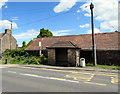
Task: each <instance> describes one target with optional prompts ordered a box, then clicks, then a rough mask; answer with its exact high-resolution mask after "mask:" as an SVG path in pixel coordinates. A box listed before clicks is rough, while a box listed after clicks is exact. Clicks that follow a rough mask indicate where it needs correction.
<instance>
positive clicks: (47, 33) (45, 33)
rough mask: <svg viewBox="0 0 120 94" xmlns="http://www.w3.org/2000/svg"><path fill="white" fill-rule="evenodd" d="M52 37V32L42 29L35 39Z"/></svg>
mask: <svg viewBox="0 0 120 94" xmlns="http://www.w3.org/2000/svg"><path fill="white" fill-rule="evenodd" d="M52 36H53V34H52V32H51V31H50V30H48V29H44V28H42V29H40V33H39V35H38V36H37V38H40V37H52Z"/></svg>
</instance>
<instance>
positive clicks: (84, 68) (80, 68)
mask: <svg viewBox="0 0 120 94" xmlns="http://www.w3.org/2000/svg"><path fill="white" fill-rule="evenodd" d="M7 65H9V64H7ZM12 65H16V64H12ZM17 66H24V67H32V68H46V69H55V70H72V71H96V72H109V73H118V72H119V70H110V69H101V68H95V67H83V68H82V67H61V66H50V65H17Z"/></svg>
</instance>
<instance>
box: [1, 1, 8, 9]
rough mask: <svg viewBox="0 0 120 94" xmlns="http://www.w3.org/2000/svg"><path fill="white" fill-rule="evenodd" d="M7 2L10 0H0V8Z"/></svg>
mask: <svg viewBox="0 0 120 94" xmlns="http://www.w3.org/2000/svg"><path fill="white" fill-rule="evenodd" d="M5 2H8V0H0V8H2V6H4V5H5Z"/></svg>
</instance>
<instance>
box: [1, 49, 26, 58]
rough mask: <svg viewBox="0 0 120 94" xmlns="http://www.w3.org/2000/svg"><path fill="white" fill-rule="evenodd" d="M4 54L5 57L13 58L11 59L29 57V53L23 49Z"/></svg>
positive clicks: (7, 51) (8, 51)
mask: <svg viewBox="0 0 120 94" xmlns="http://www.w3.org/2000/svg"><path fill="white" fill-rule="evenodd" d="M3 54H4V56H11V57H16V56H24V57H27V56H28V53H27V52H26V51H24V50H23V49H13V50H6V51H5V52H4V53H3Z"/></svg>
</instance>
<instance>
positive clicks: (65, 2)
mask: <svg viewBox="0 0 120 94" xmlns="http://www.w3.org/2000/svg"><path fill="white" fill-rule="evenodd" d="M77 1H78V0H60V3H59V4H58V5H57V6H55V7H54V12H55V13H59V12H63V11H67V10H69V9H70V8H72V7H73V6H74V5H75V4H76V2H77Z"/></svg>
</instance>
